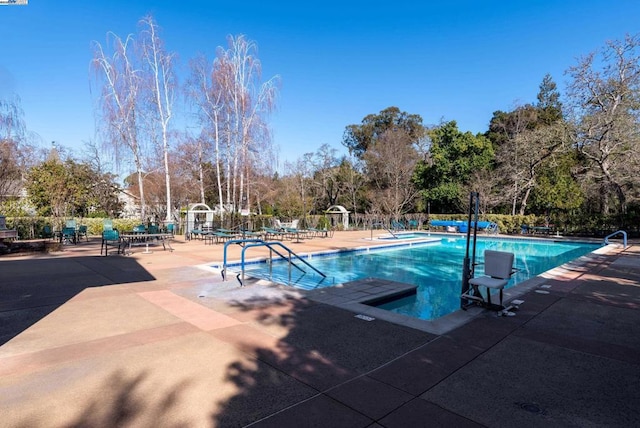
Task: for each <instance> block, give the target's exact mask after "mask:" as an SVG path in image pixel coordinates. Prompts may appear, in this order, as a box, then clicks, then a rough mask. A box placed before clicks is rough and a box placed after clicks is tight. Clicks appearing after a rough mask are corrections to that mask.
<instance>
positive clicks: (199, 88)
mask: <svg viewBox="0 0 640 428" xmlns="http://www.w3.org/2000/svg"><path fill="white" fill-rule="evenodd" d="M216 67H217V65H216V63H215V62H214V63H212V64H211V65H209V64H208V63H207V60H206V58H205V57H204V56H199V57H197V58H195V59H194V60H192V61H191V77H190V78H189V82H188V86H187V95H188V97H189V99H190V100H191V102H192V103H194V104H195V105H196V107H197V116H198V117H199V118H200V124H201V125H202V127H203V129H202V132H201V136H200V138H199V139H198V141H197V142H198V144H197V151H198V162H199V166H198V176H199V183H200V195H201V198H202V200H201V202H202V203H205V200H204V195H205V191H204V163H205V161H207V160H209V157H207V156H206V155H205V152H209V149H210V148H212V149H213V153H212V156H211V158H212V159H211V161H212V163H213V165H214V168H215V175H216V184H217V189H216V190H217V194H218V203H217V205H218V207H219V212H220V216H221V220H222V219H223V218H224V209H223V206H224V203H223V201H224V200H223V195H222V190H223V188H222V170H221V165H222V153H221V145H222V132H221V126H223V125H224V124H223V123H222V117H223V116H222V109H223V107H224V106H223V103H222V95H223V90H222V87H223V82H221V81H219V78H220V73H216ZM210 141H213V144H212V145H211V144H209V142H210Z"/></svg>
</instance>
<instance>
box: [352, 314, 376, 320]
mask: <svg viewBox="0 0 640 428" xmlns="http://www.w3.org/2000/svg"><path fill="white" fill-rule="evenodd" d="M356 318H360V319H361V320H365V321H373V320H375V318H374V317H370V316H369V315H363V314H358V315H356Z"/></svg>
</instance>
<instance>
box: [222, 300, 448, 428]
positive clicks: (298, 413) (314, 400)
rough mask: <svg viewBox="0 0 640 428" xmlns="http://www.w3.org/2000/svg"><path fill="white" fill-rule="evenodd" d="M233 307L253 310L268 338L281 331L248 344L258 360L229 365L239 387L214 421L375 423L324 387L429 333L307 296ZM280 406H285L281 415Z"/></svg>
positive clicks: (224, 423)
mask: <svg viewBox="0 0 640 428" xmlns="http://www.w3.org/2000/svg"><path fill="white" fill-rule="evenodd" d="M231 305H232V306H233V307H234V308H235V309H236V310H240V311H242V312H247V313H251V314H253V315H254V317H253V319H254V321H255V322H256V323H259V326H260V327H259V328H260V329H261V330H263V332H264V334H266V335H267V336H269V335H279V334H281V333H282V332H283V331H286V334H285V335H284V336H283V337H282V338H281V339H280V340H278V341H277V343H276V344H275V346H273V347H266V346H259V345H258V346H256V347H255V348H254V349H246V351H247V352H250V353H251V354H252V355H255V358H256V359H257V364H255V365H252V366H251V367H248V366H246V365H243V364H242V363H241V362H236V363H233V364H231V365H230V366H229V367H228V369H227V379H228V381H229V382H232V383H234V384H235V385H237V386H238V387H239V388H240V389H241V390H242V392H241V393H240V394H237V395H235V396H234V397H232V398H230V399H229V400H227V401H226V402H225V403H218V404H220V405H221V409H222V410H221V411H219V412H217V413H216V414H212V416H211V419H212V423H213V426H246V425H248V424H251V423H254V422H256V421H261V422H260V424H261V425H264V426H285V425H282V423H283V421H286V424H289V425H288V426H335V427H338V426H349V427H351V426H363V427H364V426H368V425H369V424H370V423H372V422H373V421H372V420H371V419H370V418H369V417H367V416H365V415H363V414H362V413H360V412H358V411H357V410H354V409H351V408H349V407H347V406H345V405H343V404H341V403H339V402H338V401H335V400H334V399H332V398H331V397H330V395H329V394H327V391H329V390H331V389H332V388H335V387H337V386H339V385H343V384H345V383H349V382H350V381H352V380H354V379H356V378H359V377H361V376H362V375H363V374H365V373H367V372H369V371H371V370H373V369H375V368H377V367H379V366H381V365H382V364H384V363H386V362H388V361H391V360H393V359H394V358H396V357H398V356H400V355H403V354H404V353H406V352H409V351H411V350H413V349H415V348H417V347H419V346H422V345H424V344H426V343H428V342H430V341H431V340H433V339H434V338H435V336H434V335H431V334H428V333H425V332H421V331H418V330H414V329H410V328H406V327H403V326H399V325H395V324H391V323H387V322H381V321H375V320H374V321H370V322H369V321H365V320H362V319H360V318H356V317H355V315H356V314H354V313H352V312H349V311H346V310H342V309H339V308H336V307H333V306H329V305H324V304H319V303H314V302H310V301H306V300H290V299H286V300H280V301H279V300H277V299H276V300H274V299H260V298H258V299H251V300H248V301H243V302H240V301H236V302H233V303H232V304H231ZM283 309H284V310H283ZM398 395H402V393H401V392H399V391H398ZM409 398H410V397H409V396H408V395H407V396H406V399H407V400H408V399H409ZM402 402H403V401H402V400H400V401H398V402H396V403H392V405H397V406H399V405H401V404H402ZM300 403H302V404H300ZM283 409H287V410H286V411H285V412H280V411H281V410H283ZM274 414H275V415H276V416H274V417H271V418H270V416H272V415H274ZM317 423H320V425H316V424H317Z"/></svg>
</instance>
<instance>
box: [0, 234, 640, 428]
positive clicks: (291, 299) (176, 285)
mask: <svg viewBox="0 0 640 428" xmlns="http://www.w3.org/2000/svg"><path fill="white" fill-rule="evenodd" d="M368 237H370V232H342V233H340V232H337V233H336V234H335V236H334V237H333V238H314V239H313V240H307V241H303V242H301V243H291V242H289V241H287V242H285V244H286V245H287V246H290V247H291V248H292V249H293V250H294V251H296V252H298V253H304V252H312V251H320V250H325V249H343V248H353V247H357V246H362V245H367V241H366V240H365V238H368ZM369 243H370V242H369ZM172 245H173V248H174V249H175V251H173V252H169V251H162V248H161V247H160V248H158V247H155V248H152V250H153V253H151V254H144V253H143V251H144V247H142V248H135V250H134V251H135V252H134V253H133V255H131V256H117V255H110V256H109V257H101V256H100V255H99V254H100V239H99V238H95V237H94V238H93V239H92V240H91V241H90V242H82V243H80V244H78V245H70V246H65V247H64V251H63V252H58V253H51V254H28V255H9V256H2V257H0V296H2V297H1V299H0V322H1V323H0V414H1V419H0V421H1V422H0V425H2V426H3V427H72V426H78V427H79V426H82V427H111V426H127V427H130V426H131V427H151V426H153V427H178V426H179V427H207V426H212V427H242V426H251V427H389V428H391V427H403V428H404V427H439V426H442V427H513V426H522V427H538V426H539V427H549V426H553V427H556V426H562V427H609V426H610V427H627V426H628V427H631V426H640V387H639V385H640V334H639V330H640V327H639V326H640V246H639V245H637V244H634V245H631V246H629V247H628V248H626V249H623V248H622V247H621V246H619V245H618V246H615V245H614V246H609V247H607V249H606V251H603V252H601V253H598V254H593V255H590V256H588V257H585V258H582V259H581V262H580V263H572V264H570V265H568V266H566V267H565V268H563V269H556V270H554V275H545V276H544V277H543V278H536V279H533V280H531V282H529V283H528V287H526V288H527V290H528V291H526V292H525V294H524V295H523V296H522V297H520V298H522V299H523V300H525V303H524V305H522V307H521V308H520V310H519V311H518V312H517V315H516V316H514V317H496V316H495V315H494V314H492V313H487V312H483V311H473V312H470V313H465V314H463V315H464V316H463V317H464V319H461V318H459V317H458V318H456V319H454V320H452V321H451V322H447V323H445V324H441V323H440V324H438V323H436V324H429V323H427V324H425V323H420V322H417V321H415V320H407V319H404V321H403V320H402V319H393V317H391V318H389V319H383V318H384V316H382V317H381V316H379V315H380V313H379V312H375V311H374V312H372V313H368V315H369V316H368V317H367V316H356V315H365V313H364V311H365V310H366V307H365V306H364V305H362V304H361V303H360V302H361V301H362V300H363V299H366V298H365V297H363V294H367V293H373V294H374V295H376V296H377V295H379V293H383V294H384V293H386V292H388V289H389V288H390V289H391V290H392V291H393V290H397V289H398V288H397V287H404V285H402V284H395V285H394V283H391V282H389V281H378V280H375V279H370V280H363V281H358V282H356V283H351V284H348V285H347V286H345V287H341V288H336V289H334V290H333V291H329V292H328V291H327V290H326V289H325V290H316V291H314V292H302V291H300V290H296V289H293V288H287V287H277V286H272V285H266V284H262V283H250V284H248V285H247V286H246V287H243V288H240V287H238V284H237V282H236V281H235V279H230V280H228V281H226V282H223V281H222V280H221V277H220V275H218V274H215V273H214V272H212V271H211V270H210V269H206V268H204V267H203V266H205V265H211V264H213V262H216V261H221V260H222V245H205V244H204V242H203V241H190V242H185V241H184V240H183V239H182V238H181V237H178V238H177V239H176V240H175V241H174V242H173V244H172ZM258 251H259V250H257V249H256V254H257V253H258ZM239 252H240V248H239V247H237V246H233V247H230V259H237V258H238V257H239ZM543 285H544V287H542V286H543ZM370 318H375V319H373V320H370Z"/></svg>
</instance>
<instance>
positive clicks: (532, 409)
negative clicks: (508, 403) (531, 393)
mask: <svg viewBox="0 0 640 428" xmlns="http://www.w3.org/2000/svg"><path fill="white" fill-rule="evenodd" d="M515 405H516V406H518V407H520V408H521V409H522V410H525V411H527V412H529V413H535V414H537V415H544V414H545V413H546V412H545V411H544V409H543V408H541V407H540V406H538V405H537V404H534V403H518V402H516V403H515Z"/></svg>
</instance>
